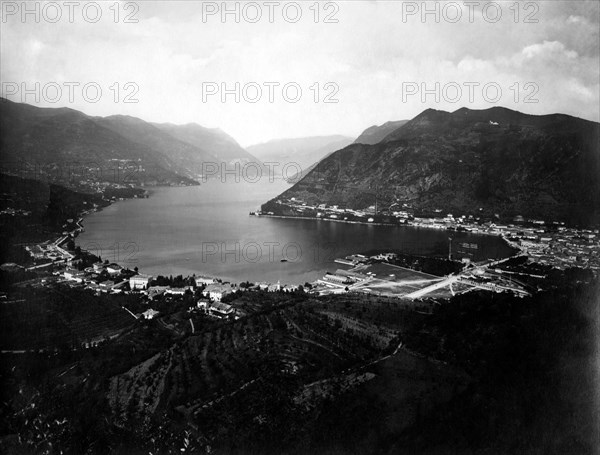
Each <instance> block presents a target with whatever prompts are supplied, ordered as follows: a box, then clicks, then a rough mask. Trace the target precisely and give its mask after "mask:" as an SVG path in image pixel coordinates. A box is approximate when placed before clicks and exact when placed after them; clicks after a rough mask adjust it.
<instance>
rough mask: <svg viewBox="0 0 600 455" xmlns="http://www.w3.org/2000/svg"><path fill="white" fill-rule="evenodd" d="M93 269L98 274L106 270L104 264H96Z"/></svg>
mask: <svg viewBox="0 0 600 455" xmlns="http://www.w3.org/2000/svg"><path fill="white" fill-rule="evenodd" d="M92 267H94V272H96V273H100V272H102V270H104V264H103V263H102V262H96V263H95V264H93V265H92Z"/></svg>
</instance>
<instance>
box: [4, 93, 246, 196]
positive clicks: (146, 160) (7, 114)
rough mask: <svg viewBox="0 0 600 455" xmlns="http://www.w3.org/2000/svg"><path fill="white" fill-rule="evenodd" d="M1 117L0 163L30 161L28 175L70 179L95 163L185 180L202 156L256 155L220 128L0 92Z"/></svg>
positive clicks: (135, 178)
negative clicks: (22, 100) (100, 112)
mask: <svg viewBox="0 0 600 455" xmlns="http://www.w3.org/2000/svg"><path fill="white" fill-rule="evenodd" d="M0 117H1V118H0V127H1V133H0V146H1V149H2V154H1V156H0V165H1V166H2V169H3V170H4V171H8V173H11V171H12V170H14V169H13V168H15V167H19V166H20V167H21V169H19V171H22V170H23V169H22V166H28V167H32V166H33V167H37V168H38V170H34V171H33V172H35V174H34V175H35V176H39V174H40V172H46V173H49V174H51V176H52V177H58V178H57V179H55V181H57V182H58V183H69V182H64V181H62V180H64V178H72V177H73V173H72V172H71V170H69V171H65V169H67V168H70V169H73V168H77V169H79V171H80V172H81V169H80V168H83V167H86V166H88V167H90V168H92V167H97V168H98V169H99V170H98V171H97V172H92V171H91V170H90V171H89V172H87V176H93V178H95V179H108V180H109V181H111V180H112V179H114V176H115V172H114V169H115V167H117V166H122V167H123V168H125V169H127V170H126V171H124V172H122V173H121V175H126V176H127V178H128V179H127V183H133V184H157V185H158V184H192V183H194V181H195V180H196V179H197V178H198V177H199V175H200V174H201V173H202V171H203V163H206V162H212V163H214V162H217V163H222V162H223V163H227V162H235V161H242V162H245V161H251V160H256V159H255V158H254V157H253V156H252V155H250V154H249V153H248V152H246V151H245V150H244V149H243V148H242V147H240V146H239V144H238V143H237V142H236V141H235V140H234V139H233V138H231V137H230V136H228V135H227V134H226V133H224V132H223V131H221V130H219V129H209V128H204V127H202V126H200V125H196V124H188V125H181V126H178V125H171V124H152V123H149V122H146V121H144V120H141V119H139V118H136V117H130V116H123V115H114V116H110V117H92V116H88V115H86V114H84V113H82V112H79V111H76V110H73V109H68V108H58V109H54V108H38V107H35V106H31V105H27V104H19V103H14V102H12V101H9V100H6V99H4V98H2V99H0ZM23 163H25V164H23ZM29 170H30V169H28V171H29ZM12 173H14V172H12ZM84 174H86V172H85V171H84ZM28 176H29V175H25V177H28ZM41 177H44V176H41ZM79 177H81V176H79ZM79 177H78V178H79Z"/></svg>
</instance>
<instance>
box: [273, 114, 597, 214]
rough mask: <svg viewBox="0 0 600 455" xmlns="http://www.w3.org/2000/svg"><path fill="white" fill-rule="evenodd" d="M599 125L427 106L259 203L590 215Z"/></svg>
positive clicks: (593, 209) (594, 206)
mask: <svg viewBox="0 0 600 455" xmlns="http://www.w3.org/2000/svg"><path fill="white" fill-rule="evenodd" d="M599 129H600V124H598V123H597V122H592V121H589V120H584V119H579V118H577V117H572V116H569V115H565V114H547V115H543V116H531V115H528V114H523V113H520V112H518V111H512V110H510V109H506V108H498V107H495V108H491V109H486V110H478V111H476V110H471V109H467V108H463V109H459V110H457V111H454V112H453V113H450V112H446V111H437V110H433V109H427V110H425V111H423V112H421V113H420V114H419V115H417V116H416V117H414V118H413V119H411V120H410V121H409V122H407V123H406V124H404V125H402V126H401V127H399V128H398V129H396V130H395V131H393V132H391V133H390V134H388V135H387V136H386V137H385V138H384V140H383V141H381V142H379V143H377V144H373V145H369V144H352V145H349V146H347V147H345V148H343V149H341V150H339V151H336V152H335V153H333V154H332V155H330V156H329V157H327V158H325V159H324V160H322V161H321V162H320V163H319V165H318V166H317V167H316V168H315V169H314V170H312V171H311V172H310V173H308V174H307V175H305V176H304V178H302V179H301V180H300V181H299V182H298V183H296V184H295V185H294V186H293V187H291V188H290V189H288V190H287V191H285V192H284V193H282V194H281V195H279V196H278V197H277V198H274V199H273V200H271V201H268V202H267V203H266V204H265V205H264V206H263V209H264V210H267V211H272V212H274V213H275V212H277V211H279V212H281V213H282V214H287V215H293V214H294V213H293V210H290V209H289V207H288V208H286V207H285V204H277V203H276V201H277V200H289V199H290V198H292V197H294V198H295V199H296V200H297V199H300V200H302V201H306V202H307V203H309V204H323V203H324V204H330V205H338V206H340V207H346V208H353V209H365V208H368V207H371V206H373V205H375V203H376V202H377V204H378V206H379V207H380V208H381V207H384V208H385V207H390V206H391V205H393V204H400V205H404V206H406V207H410V208H412V209H414V210H416V211H418V212H421V211H423V212H426V211H428V210H433V209H441V210H447V211H448V212H450V213H455V212H456V213H482V214H486V215H489V216H493V215H495V214H499V215H503V216H516V215H526V216H537V217H542V218H547V219H553V218H558V219H571V220H576V221H577V222H582V223H589V222H598V219H599V216H598V208H599V206H600V183H599V182H598V178H597V176H598V175H600V157H599V152H598V150H599V149H598V138H599ZM480 209H481V210H480Z"/></svg>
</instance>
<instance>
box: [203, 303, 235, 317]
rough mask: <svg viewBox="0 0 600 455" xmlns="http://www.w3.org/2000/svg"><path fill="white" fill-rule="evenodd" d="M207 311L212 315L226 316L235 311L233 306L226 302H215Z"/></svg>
mask: <svg viewBox="0 0 600 455" xmlns="http://www.w3.org/2000/svg"><path fill="white" fill-rule="evenodd" d="M208 311H209V312H210V314H212V315H213V316H219V317H227V316H230V315H232V314H234V313H235V310H234V308H233V307H232V306H231V305H227V304H226V303H221V302H215V303H213V304H212V305H211V306H210V307H209V308H208Z"/></svg>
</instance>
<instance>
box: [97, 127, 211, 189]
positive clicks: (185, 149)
mask: <svg viewBox="0 0 600 455" xmlns="http://www.w3.org/2000/svg"><path fill="white" fill-rule="evenodd" d="M95 121H96V122H97V123H98V124H100V125H102V126H104V127H106V128H107V129H110V130H112V131H114V132H115V133H117V134H119V135H121V136H123V137H124V138H126V139H128V140H130V141H131V142H134V143H136V144H139V145H141V146H143V147H145V148H146V149H147V150H152V151H153V153H155V154H157V155H158V156H161V157H163V159H165V160H169V165H170V166H172V170H174V171H175V172H177V173H179V174H181V175H186V176H188V177H192V178H193V177H194V176H196V175H198V174H199V173H201V170H202V163H203V162H205V161H206V162H214V161H217V160H218V158H217V157H216V156H215V155H214V154H211V153H210V152H208V151H206V149H203V148H201V147H197V146H194V145H191V144H189V143H187V142H183V141H181V140H179V139H177V138H175V137H173V136H172V135H170V134H168V133H166V132H165V131H163V130H161V129H160V128H157V127H156V126H154V125H152V124H150V123H148V122H145V121H143V120H141V119H139V118H136V117H130V116H126V115H112V116H110V117H104V118H102V117H97V118H95ZM171 163H172V164H171Z"/></svg>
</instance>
